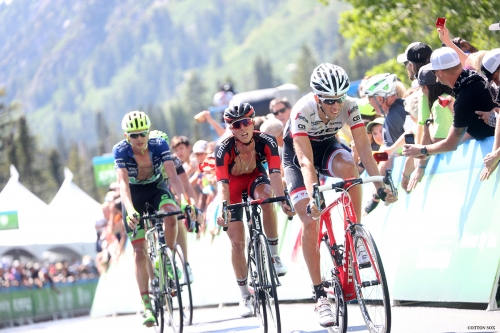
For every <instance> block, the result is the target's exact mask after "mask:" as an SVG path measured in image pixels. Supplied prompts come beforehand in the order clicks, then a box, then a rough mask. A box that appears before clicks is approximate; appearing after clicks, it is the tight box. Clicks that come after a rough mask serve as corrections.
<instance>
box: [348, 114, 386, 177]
mask: <svg viewBox="0 0 500 333" xmlns="http://www.w3.org/2000/svg"><path fill="white" fill-rule="evenodd" d="M383 126H384V118H376V119H375V120H373V121H372V122H370V123H368V124H367V125H366V133H367V134H368V139H370V145H371V148H372V151H378V150H379V149H380V147H381V146H382V145H383V144H384V136H383V133H382V132H383ZM351 148H352V156H353V160H354V162H355V163H356V166H357V168H358V172H359V174H361V173H362V172H363V171H365V166H364V165H363V163H362V162H361V159H360V157H359V154H358V150H357V149H356V146H355V145H354V141H353V142H352V143H351Z"/></svg>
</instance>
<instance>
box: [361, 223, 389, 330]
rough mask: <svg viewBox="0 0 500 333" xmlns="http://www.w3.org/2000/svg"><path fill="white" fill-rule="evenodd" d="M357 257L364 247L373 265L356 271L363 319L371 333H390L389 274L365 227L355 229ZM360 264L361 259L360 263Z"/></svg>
mask: <svg viewBox="0 0 500 333" xmlns="http://www.w3.org/2000/svg"><path fill="white" fill-rule="evenodd" d="M353 242H354V249H355V253H358V249H359V248H360V247H364V249H365V250H366V252H367V255H368V258H369V262H367V263H366V264H364V265H363V264H358V267H354V268H353V271H354V275H355V276H354V283H355V291H356V296H357V298H358V301H359V306H360V309H361V313H362V314H363V319H364V320H365V322H366V326H367V327H368V330H369V331H370V332H371V333H387V332H390V327H391V308H390V304H389V302H390V299H389V291H388V288H387V281H386V278H385V272H384V268H383V265H382V261H381V259H380V254H379V252H378V249H377V246H376V245H375V241H374V240H373V237H372V236H371V235H370V233H369V232H368V231H367V230H366V229H364V228H363V227H362V226H360V225H357V226H355V232H354V235H353ZM358 260H359V259H358Z"/></svg>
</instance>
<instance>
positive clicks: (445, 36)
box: [437, 26, 450, 44]
mask: <svg viewBox="0 0 500 333" xmlns="http://www.w3.org/2000/svg"><path fill="white" fill-rule="evenodd" d="M437 32H438V34H439V39H440V40H441V41H442V42H443V43H444V44H446V42H447V41H450V34H449V31H448V28H447V27H445V26H443V27H442V28H437Z"/></svg>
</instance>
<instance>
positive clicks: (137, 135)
mask: <svg viewBox="0 0 500 333" xmlns="http://www.w3.org/2000/svg"><path fill="white" fill-rule="evenodd" d="M146 135H148V132H141V133H132V134H129V135H128V136H129V137H130V138H132V139H137V138H138V137H141V138H144V137H146Z"/></svg>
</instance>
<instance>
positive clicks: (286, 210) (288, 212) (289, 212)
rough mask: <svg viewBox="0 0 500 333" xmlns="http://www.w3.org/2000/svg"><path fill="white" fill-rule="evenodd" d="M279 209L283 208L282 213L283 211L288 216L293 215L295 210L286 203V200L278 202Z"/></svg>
mask: <svg viewBox="0 0 500 333" xmlns="http://www.w3.org/2000/svg"><path fill="white" fill-rule="evenodd" d="M280 206H281V210H283V213H285V214H286V215H288V216H294V215H295V212H293V211H292V208H291V207H290V206H288V205H287V204H286V202H284V201H281V202H280Z"/></svg>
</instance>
